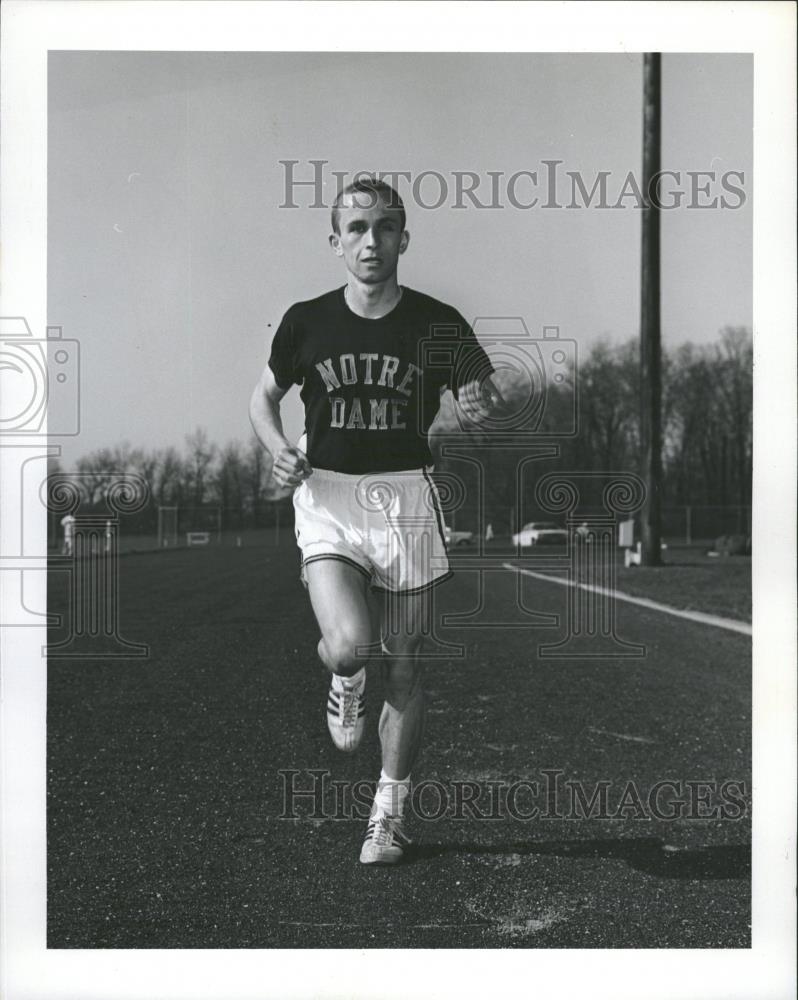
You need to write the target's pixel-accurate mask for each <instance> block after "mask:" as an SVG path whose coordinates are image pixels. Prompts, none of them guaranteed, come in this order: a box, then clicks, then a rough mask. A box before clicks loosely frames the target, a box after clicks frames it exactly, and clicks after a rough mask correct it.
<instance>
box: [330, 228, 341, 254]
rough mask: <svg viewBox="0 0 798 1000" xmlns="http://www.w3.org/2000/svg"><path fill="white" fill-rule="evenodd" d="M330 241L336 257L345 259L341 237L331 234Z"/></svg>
mask: <svg viewBox="0 0 798 1000" xmlns="http://www.w3.org/2000/svg"><path fill="white" fill-rule="evenodd" d="M329 240H330V246H331V247H332V248H333V251H334V253H335V255H336V257H343V255H344V248H343V247H342V246H341V237H340V236H339V235H338V233H330V236H329Z"/></svg>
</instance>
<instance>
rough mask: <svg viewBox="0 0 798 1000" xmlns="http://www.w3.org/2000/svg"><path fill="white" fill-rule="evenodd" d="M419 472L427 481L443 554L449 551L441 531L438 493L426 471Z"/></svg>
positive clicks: (441, 517)
mask: <svg viewBox="0 0 798 1000" xmlns="http://www.w3.org/2000/svg"><path fill="white" fill-rule="evenodd" d="M421 472H422V474H423V476H424V478H425V479H426V480H427V485H428V486H429V491H430V494H431V496H432V509H433V510H434V511H435V520H436V522H437V524H438V534H439V535H440V536H441V541H442V542H443V549H444V552H448V551H449V550H448V549H447V547H446V534H445V532H444V530H443V512H442V511H441V509H440V507H439V506H438V492H437V490H436V489H435V484H434V483H433V481H432V480H431V479H430V477H429V473H428V472H427V470H426V469H422V470H421Z"/></svg>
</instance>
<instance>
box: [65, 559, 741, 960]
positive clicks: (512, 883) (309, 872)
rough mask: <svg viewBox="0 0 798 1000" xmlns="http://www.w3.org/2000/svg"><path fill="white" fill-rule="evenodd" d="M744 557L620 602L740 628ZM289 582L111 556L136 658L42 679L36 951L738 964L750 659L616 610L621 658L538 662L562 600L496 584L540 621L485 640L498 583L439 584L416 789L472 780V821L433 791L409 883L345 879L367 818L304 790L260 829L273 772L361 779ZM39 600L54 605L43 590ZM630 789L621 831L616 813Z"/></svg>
mask: <svg viewBox="0 0 798 1000" xmlns="http://www.w3.org/2000/svg"><path fill="white" fill-rule="evenodd" d="M747 563H748V561H740V562H736V561H734V560H727V561H724V562H723V563H720V562H714V561H713V563H712V564H711V565H710V564H709V563H708V562H707V563H706V564H705V563H703V562H701V561H697V562H696V563H691V564H690V565H685V566H679V565H675V566H671V567H669V568H668V569H667V570H662V571H659V570H657V571H653V572H649V571H640V570H639V569H635V570H632V571H629V574H630V576H629V582H627V579H626V578H624V577H622V575H621V574H620V573H619V578H618V584H619V586H620V587H621V588H622V589H627V590H628V589H631V588H632V586H642V587H650V588H652V589H651V591H650V592H649V593H648V596H652V597H655V599H657V600H665V598H666V595H668V594H670V593H673V594H674V595H676V596H678V595H679V594H681V599H682V600H689V601H691V602H692V601H693V600H695V601H698V602H701V603H702V608H703V609H704V610H714V611H716V612H717V613H720V614H725V615H733V614H734V613H735V611H737V613H738V614H742V611H740V610H739V609H741V608H744V606H745V602H746V599H747V598H746V586H747V585H748V587H749V591H748V593H750V583H749V584H747V583H746V581H747V580H749V579H750V574H749V573H748V568H749V567H750V563H748V565H746V564H747ZM297 573H298V555H297V552H296V550H295V548H294V547H293V545H292V544H290V543H289V544H283V545H280V546H259V547H256V546H244V547H242V548H240V549H237V548H234V547H226V546H225V547H215V548H209V549H190V550H179V551H171V552H159V553H148V554H144V553H142V554H138V555H130V556H125V557H124V558H123V559H122V560H121V561H120V617H119V626H120V629H121V632H122V634H123V635H124V637H125V638H126V639H128V640H129V641H131V642H140V643H146V644H147V645H148V647H149V655H148V656H147V657H146V658H144V659H141V660H125V659H119V660H108V659H102V658H98V659H92V658H91V657H90V656H89V654H90V653H91V651H92V644H91V642H90V641H87V643H86V647H85V653H86V655H85V656H84V657H83V658H78V659H74V660H59V659H55V658H53V659H51V661H50V663H49V669H48V945H49V946H50V947H55V948H132V947H141V948H155V947H163V948H168V947H184V948H193V947H197V948H199V947H207V948H226V947H230V948H236V947H239V948H253V947H264V948H269V947H290V948H304V947H314V948H316V947H430V948H438V947H469V948H470V947H490V948H493V947H496V948H499V947H502V948H503V947H512V948H551V947H618V948H626V947H650V948H658V947H699V948H701V947H729V948H739V947H747V946H748V944H749V941H750V815H749V813H750V809H749V805H750V708H751V688H750V666H751V664H750V655H751V650H750V640H749V639H747V638H746V637H745V636H740V635H737V634H733V633H729V632H726V631H722V630H719V629H714V628H710V627H708V626H706V625H701V624H697V623H692V622H688V621H678V620H676V619H673V618H671V617H669V616H666V615H663V614H661V613H658V612H656V611H652V610H649V609H645V608H640V607H636V606H633V605H628V604H624V605H619V607H618V610H617V619H618V620H617V627H618V634H619V636H621V637H622V638H623V639H624V640H625V641H628V642H633V643H640V644H643V645H644V646H645V651H646V655H645V656H643V657H641V658H639V659H630V660H621V659H614V658H613V657H611V656H605V657H603V658H601V659H593V660H590V659H584V658H581V659H580V658H574V659H561V660H551V659H546V658H543V657H541V656H540V654H539V649H538V647H539V645H540V644H541V643H544V642H546V643H550V642H552V641H553V640H556V639H557V637H558V636H560V635H561V634H562V628H563V621H564V611H565V607H566V600H567V591H566V589H565V588H564V587H560V586H556V585H552V584H549V583H545V582H541V581H537V580H524V581H523V582H522V584H521V587H522V590H521V593H520V599H521V603H522V605H523V606H524V607H525V608H527V609H534V611H535V612H536V613H537V614H538V615H543V616H558V618H559V625H558V624H556V620H557V619H555V618H552V617H549V618H547V619H543V620H541V619H537V620H534V621H533V620H531V619H526V620H525V621H526V624H525V625H524V627H519V626H518V625H516V626H513V627H507V626H505V627H498V626H496V625H495V622H496V621H499V620H506V619H507V618H508V617H511V615H510V612H511V611H512V609H513V608H514V607H516V605H517V601H518V598H519V594H518V592H517V589H516V588H517V586H518V581H517V578H516V577H515V575H514V574H512V573H510V572H507V571H504V572H502V571H495V572H492V573H491V574H490V580H489V585H488V586H486V588H485V591H484V597H485V599H484V602H483V605H482V607H481V608H480V603H479V600H478V596H479V593H478V586H477V585H478V574H476V573H475V572H473V571H470V570H463V571H461V572H458V573H457V574H456V576H455V578H454V580H453V581H452V582H451V583H449V584H446V585H445V586H444V587H442V588H440V590H439V592H438V598H437V600H436V612H437V613H438V615H443V614H450V615H460V616H461V619H460V621H461V624H460V625H458V626H454V625H450V626H447V627H445V626H443V625H442V624H441V623H440V620H439V619H436V620H437V621H438V624H437V625H436V631H435V639H434V641H433V642H432V644H431V647H430V648H431V650H432V651H433V652H437V653H439V654H441V655H439V656H438V657H437V658H435V659H430V660H429V662H428V665H427V668H426V672H427V688H428V696H429V698H428V724H427V735H426V741H425V748H424V751H423V754H422V759H421V761H420V763H419V766H418V769H417V772H416V774H415V780H416V781H417V782H419V781H421V780H426V781H427V782H432V781H434V782H437V783H438V785H437V786H435V787H438V788H440V789H443V790H444V792H445V793H446V794H447V795H450V794H453V793H455V794H456V789H457V788H458V787H459V788H461V789H464V788H465V786H466V784H468V783H470V784H471V785H472V786H473V788H475V789H476V790H477V791H478V793H479V799H478V805H479V808H478V810H477V814H474V812H473V810H468V809H461V810H460V812H459V813H458V810H457V808H456V802H455V800H454V799H453V798H450V799H448V800H446V801H447V806H452V803H454V808H448V809H447V811H446V812H445V814H444V815H442V816H441V817H440V818H438V819H433V818H431V815H432V813H433V812H434V808H433V807H434V806H435V797H434V795H433V794H432V793H433V792H434V791H435V787H433V786H431V785H430V786H429V791H430V795H428V796H427V797H426V798H425V799H424V800H423V801H421V802H420V803H419V810H418V812H419V813H420V815H417V816H415V818H413V819H412V820H411V829H410V832H411V834H412V835H413V837H414V840H415V841H416V843H417V847H416V848H415V850H414V851H413V853H412V854H411V856H410V858H409V860H408V863H407V864H405V865H403V866H402V867H401V868H399V869H396V870H385V869H382V870H377V871H375V870H373V869H370V868H366V867H364V866H361V865H359V863H358V860H357V856H358V852H359V846H360V840H361V838H362V835H363V832H364V829H365V822H364V820H362V819H361V818H359V817H357V816H353V815H352V810H351V809H349V807H348V803H347V801H344V808H342V809H340V810H339V811H338V812H339V813H340V814H337V813H336V809H335V806H336V802H335V800H334V798H332V797H331V795H332V793H331V792H330V788H329V786H328V787H327V794H326V796H325V798H324V802H323V803H322V805H323V808H322V809H320V810H317V809H316V804H315V803H314V802H313V801H311V800H310V799H308V798H305V799H302V800H296V801H295V802H294V804H293V805H294V808H293V809H292V810H289V812H290V815H289V816H288V818H285V817H286V797H285V788H286V787H287V785H286V782H287V780H288V779H287V777H286V775H287V772H296V778H295V782H296V785H297V787H302V788H305V789H309V788H311V787H312V784H311V783H312V781H313V777H312V773H311V772H312V771H313V770H315V771H317V772H324V773H326V774H327V775H328V776H329V780H335V781H339V782H344V783H345V784H344V785H342V786H340V787H341V789H342V790H343V792H342V794H343V795H344V799H346V796H347V795H348V794H349V793H350V792H351V790H352V789H353V788H354V787H355V785H356V783H357V782H358V781H366V782H373V781H374V779H375V778H376V777H377V775H378V774H379V757H378V744H377V737H376V731H375V730H376V715H377V711H378V707H379V705H378V702H379V699H378V691H379V684H380V676H379V675H380V671H379V666H378V665H377V664H374V665H372V666H370V667H369V681H368V684H369V688H370V689H371V691H372V695H371V700H370V711H371V715H370V718H369V725H368V730H367V735H366V738H365V739H364V743H363V745H362V746H361V748H360V750H359V751H358V753H357V754H355V755H352V756H342V755H339V754H337V752H336V751H335V750H334V749H333V747H332V746H331V744H330V742H329V737H328V735H327V732H326V724H325V717H324V704H325V692H326V685H327V679H326V677H325V676H324V673H323V671H322V669H321V667H320V666H319V665H318V663H317V661H316V657H315V652H314V650H315V644H316V640H317V630H316V626H315V623H314V621H313V617H312V614H311V611H310V608H309V606H308V603H307V599H306V596H305V594H304V592H303V590H302V588H301V585H300V584H299V582H298V576H297ZM699 573H700V574H705V575H702V576H700V577H699V576H698V575H697V574H699ZM668 588H673V589H672V590H668ZM690 588H692V591H691V590H690ZM675 599H676V598H675ZM50 604H51V610H56V611H57V610H61V611H65V610H66V607H67V593H66V590H65V586H64V579H63V578H62V576H61V575H60V574H53V575H52V586H51V595H50ZM475 608H476V609H477V610H478V614H477V618H476V621H477V624H478V626H479V627H476V628H473V627H468V624H467V623H464V621H463V618H462V615H463V614H464V612H468V611H473V610H474V609H475ZM530 622H531V623H530ZM544 622H545V623H544ZM552 622H554V624H552ZM58 637H59V633H58V631H57V630H54V632H53V636H52V639H53V640H56V639H57V638H58ZM444 643H448V644H449V645H448V646H446V645H444ZM458 645H459V647H461V648H458ZM460 652H462V653H463V654H464V655H462V656H461V655H459V653H460ZM546 773H548V775H549V776H551V775H555V779H551V778H550V777H549V778H546ZM548 780H556V782H559V785H558V788H559V789H560V791H561V792H562V799H560V798H557V799H556V802H555V805H556V808H554V807H552V808H549V805H550V804H551V801H550V800H549V799H548V798H546V797H545V796H543V797H542V798H538V799H536V798H535V796H534V795H533V794H532V791H531V786H529V785H526V786H523V787H522V794H521V795H520V796H519V798H518V799H517V803H516V805H517V806H518V808H516V809H515V810H514V812H513V811H511V810H509V809H508V808H507V807H506V804H505V805H504V806H502V808H501V809H499V810H498V813H499V814H498V815H497V816H496V817H494V818H490V813H491V809H490V808H489V807H488V803H489V795H490V789H491V787H502V788H506V787H507V786H508V785H509V784H515V785H516V787H517V788H518V787H521V786H519V785H518V783H519V782H521V781H526V782H538V785H539V788H540V789H541V790H542V789H543V788H544V787H545V783H546V781H548ZM665 781H671V782H674V783H675V784H674V786H673V788H678V794H677V793H676V792H674V794H673V797H672V798H673V802H671V805H674V803H677V800H683V801H684V803H686V805H685V806H684V808H681V807H679V808H675V807H674V808H675V814H674V815H673V817H672V818H668V816H665V815H663V814H664V813H665V812H667V811H668V810H660V815H656V814H654V813H653V812H652V810H651V808H650V806H649V800H648V796H649V794H650V793H651V789H652V788H655V787H656V786H657V784H658V783H661V782H665ZM689 782H692V783H693V785H689V784H688V783H689ZM696 782H698V783H701V782H703V783H705V784H704V785H703V786H696V785H695V783H696ZM725 782H740V783H741V787H742V791H741V792H739V794H738V799H739V802H740V803H741V806H740V808H738V809H737V810H736V813H735V810H734V809H732V810H731V811H729V810H728V809H725V810H721V811H720V812H717V811H713V810H716V808H717V801H718V791H719V789H720V788H721V786H722V785H723V784H724V783H725ZM577 785H578V787H579V788H580V789H582V790H583V791H584V792H585V793H586V794H588V795H589V794H590V793H591V792H592V791H594V790H595V789H597V788H599V787H602V786H603V787H606V789H607V795H608V802H609V806H608V808H607V809H600V810H598V812H596V813H591V812H590V811H586V810H582V813H580V811H579V810H578V809H576V810H574V809H573V808H572V806H573V802H572V801H571V800H572V799H573V790H574V789H575V788H576V787H577ZM630 785H631V786H633V787H634V789H635V790H637V794H638V795H639V797H640V799H641V801H642V803H643V806H644V808H643V809H642V814H641V811H640V810H639V809H637V808H636V807H635V806H634V803H633V802H632V805H630V806H627V808H625V809H624V808H621V805H622V803H623V802H624V801H627V800H628V798H629V795H630V793H629V788H630ZM701 787H703V788H704V793H705V794H709V792H707V791H706V790H707V788H711V789H713V791H712V794H711V795H710V799H711V801H710V799H707V800H706V801H704V800H702V794H704V793H702V792H701ZM453 790H454V792H453ZM624 796H626V800H625V799H624ZM669 801H670V800H669ZM702 801H703V802H704V805H703V806H702ZM290 804H291V803H290V801H289V805H290ZM535 804H537V805H539V806H540V810H539V813H538V815H537V816H535V817H533V818H525V817H527V816H531V812H532V807H533V806H534V805H535ZM422 805H423V807H424V808H423V809H422V808H420V807H421V806H422ZM547 809H548V814H547ZM671 811H672V812H673V811H674V810H671Z"/></svg>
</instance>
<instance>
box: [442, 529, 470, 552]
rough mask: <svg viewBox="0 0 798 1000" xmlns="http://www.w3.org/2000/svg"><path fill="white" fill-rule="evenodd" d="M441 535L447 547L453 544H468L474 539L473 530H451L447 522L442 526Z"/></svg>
mask: <svg viewBox="0 0 798 1000" xmlns="http://www.w3.org/2000/svg"><path fill="white" fill-rule="evenodd" d="M443 537H444V539H445V541H446V545H447V547H448V548H452V546H455V545H470V544H471V543H472V542H473V541H474V532H473V531H452V529H451V528H450V527H449V525H448V524H444V526H443Z"/></svg>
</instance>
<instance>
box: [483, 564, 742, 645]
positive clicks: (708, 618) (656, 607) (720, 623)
mask: <svg viewBox="0 0 798 1000" xmlns="http://www.w3.org/2000/svg"><path fill="white" fill-rule="evenodd" d="M502 566H503V567H504V568H505V569H509V570H512V571H513V573H522V574H523V575H524V576H531V577H534V578H535V579H536V580H545V581H546V583H558V584H560V586H562V587H579V588H580V590H588V591H590V592H592V593H594V594H604V595H605V596H606V597H614V598H615V599H616V600H618V601H626V602H627V603H628V604H638V605H639V606H640V607H641V608H649V609H650V610H651V611H662V612H663V613H664V614H666V615H673V616H674V617H675V618H686V619H687V620H688V621H691V622H698V623H699V624H701V625H714V626H715V628H725V629H728V630H729V632H739V633H740V634H741V635H751V634H752V631H751V626H750V625H749V624H748V622H741V621H737V619H736V618H721V617H720V615H707V614H704V612H703V611H686V610H684V609H683V608H672V607H671V606H670V605H669V604H660V603H659V602H658V601H650V600H649V599H648V598H647V597H634V596H633V595H632V594H625V593H624V592H623V591H622V590H609V589H608V588H607V587H596V586H593V585H592V584H590V583H575V582H574V581H572V580H567V579H563V578H562V577H560V576H548V575H547V574H545V573H535V572H533V570H531V569H522V568H521V567H520V566H513V564H512V563H507V562H506V563H502Z"/></svg>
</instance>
